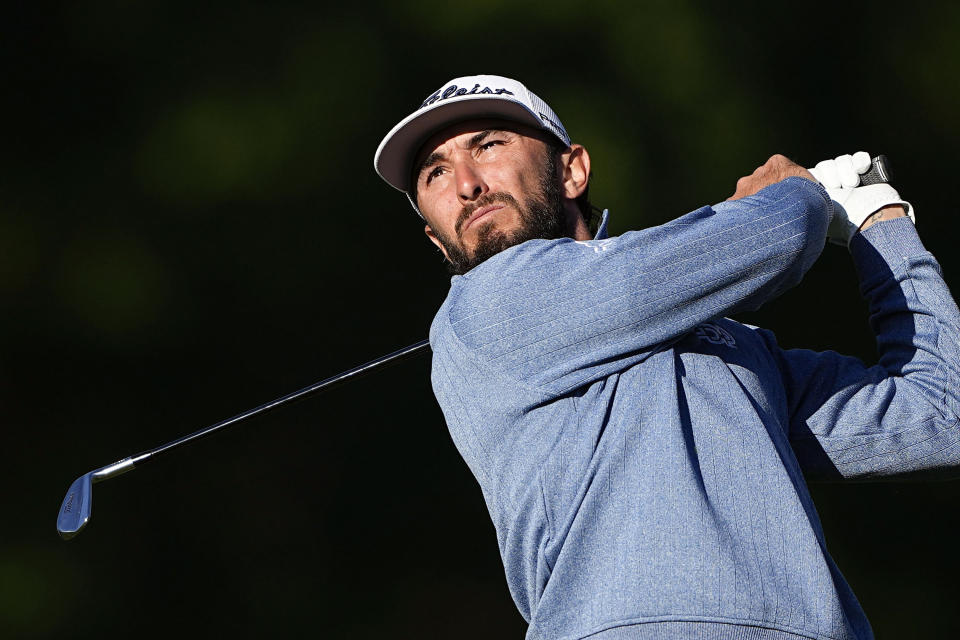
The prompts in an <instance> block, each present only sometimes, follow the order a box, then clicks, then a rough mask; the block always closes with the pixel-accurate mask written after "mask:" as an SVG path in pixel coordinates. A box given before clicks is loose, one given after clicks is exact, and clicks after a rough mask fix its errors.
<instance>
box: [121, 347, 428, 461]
mask: <svg viewBox="0 0 960 640" xmlns="http://www.w3.org/2000/svg"><path fill="white" fill-rule="evenodd" d="M429 346H430V341H429V340H421V341H420V342H417V343H415V344H412V345H410V346H408V347H405V348H403V349H400V350H398V351H394V352H393V353H390V354H387V355H385V356H383V357H380V358H377V359H376V360H371V361H370V362H367V363H364V364H362V365H360V366H358V367H354V368H353V369H350V370H348V371H344V372H343V373H339V374H337V375H335V376H332V377H330V378H327V379H326V380H321V381H320V382H316V383H314V384H312V385H310V386H309V387H304V388H303V389H300V390H299V391H294V392H293V393H288V394H287V395H285V396H283V397H280V398H277V399H276V400H272V401H270V402H267V403H266V404H262V405H260V406H259V407H256V408H254V409H250V410H249V411H245V412H243V413H241V414H239V415H235V416H233V417H232V418H227V419H226V420H222V421H220V422H218V423H216V424H213V425H210V426H209V427H206V428H204V429H200V430H199V431H194V432H193V433H190V434H188V435H185V436H183V437H182V438H177V439H176V440H173V441H171V442H168V443H167V444H163V445H160V446H159V447H157V448H155V449H150V450H149V451H144V452H143V453H139V454H137V455H135V456H130V458H129V460H130V461H131V463H132V466H139V465H141V464H144V463H145V462H147V461H148V460H151V459H153V458H156V457H157V456H159V455H161V454H164V453H167V452H169V451H172V450H173V449H176V448H177V447H180V446H182V445H185V444H187V443H190V442H193V441H194V440H199V439H200V438H205V437H207V436H209V435H212V434H214V433H216V432H217V431H220V430H221V429H226V428H227V427H230V426H233V425H235V424H237V423H239V422H243V421H244V420H247V419H249V418H252V417H254V416H259V415H262V414H264V413H268V412H270V411H273V410H274V409H279V408H280V407H284V406H287V405H289V404H291V403H293V402H296V401H298V400H303V399H305V398H309V397H310V396H312V395H314V394H316V393H318V392H320V391H323V390H324V389H328V388H330V387H332V386H334V385H336V384H339V383H341V382H346V381H347V380H352V379H354V378H357V377H359V376H362V375H364V374H366V373H369V372H370V371H373V370H374V369H378V368H380V367H382V366H384V365H386V364H391V363H394V362H398V361H400V360H402V359H404V358H406V357H408V356H411V355H414V354H416V353H419V352H420V351H424V350H425V349H427V348H428V347H429Z"/></svg>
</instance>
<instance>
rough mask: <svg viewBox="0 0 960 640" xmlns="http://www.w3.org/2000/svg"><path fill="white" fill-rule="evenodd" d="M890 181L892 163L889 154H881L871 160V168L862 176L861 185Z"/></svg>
mask: <svg viewBox="0 0 960 640" xmlns="http://www.w3.org/2000/svg"><path fill="white" fill-rule="evenodd" d="M881 182H890V163H889V162H888V161H887V156H885V155H882V154H881V155H879V156H877V157H875V158H873V160H872V161H871V162H870V170H869V171H867V172H866V173H864V174H863V175H861V176H860V186H861V187H864V186H866V185H868V184H880V183H881Z"/></svg>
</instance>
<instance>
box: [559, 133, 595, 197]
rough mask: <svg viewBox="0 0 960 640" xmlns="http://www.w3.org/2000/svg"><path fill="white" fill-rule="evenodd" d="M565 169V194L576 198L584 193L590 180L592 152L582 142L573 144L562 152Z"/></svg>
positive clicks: (561, 160)
mask: <svg viewBox="0 0 960 640" xmlns="http://www.w3.org/2000/svg"><path fill="white" fill-rule="evenodd" d="M560 162H561V168H562V171H563V195H564V197H566V198H569V199H571V200H575V199H577V198H579V197H580V196H581V195H583V192H584V191H586V190H587V184H588V183H589V182H590V154H589V153H587V150H586V148H585V147H584V146H583V145H582V144H572V145H570V148H569V149H567V150H566V151H564V152H563V153H562V154H560Z"/></svg>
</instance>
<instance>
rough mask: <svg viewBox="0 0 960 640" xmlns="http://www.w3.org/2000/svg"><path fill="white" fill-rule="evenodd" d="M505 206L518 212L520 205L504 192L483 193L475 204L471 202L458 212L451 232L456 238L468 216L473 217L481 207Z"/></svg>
mask: <svg viewBox="0 0 960 640" xmlns="http://www.w3.org/2000/svg"><path fill="white" fill-rule="evenodd" d="M496 203H500V204H507V205H512V206H513V207H514V208H515V209H517V210H518V211H519V210H520V203H519V202H517V199H516V198H514V197H513V196H512V195H510V194H509V193H506V192H504V191H498V192H496V193H485V194H483V195H482V196H480V197H479V198H477V200H476V201H475V202H472V203H470V204H468V205H466V206H464V207H463V209H461V210H460V215H458V216H457V222H456V224H454V225H453V230H454V231H455V232H456V234H457V236H458V237H459V235H460V229H461V228H462V227H463V225H464V224H466V222H467V220H469V219H470V216H472V215H473V212H474V211H476V210H477V209H480V208H482V207H488V206H490V205H491V204H496Z"/></svg>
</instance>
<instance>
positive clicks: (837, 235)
mask: <svg viewBox="0 0 960 640" xmlns="http://www.w3.org/2000/svg"><path fill="white" fill-rule="evenodd" d="M870 163H871V161H870V154H868V153H867V152H866V151H858V152H857V153H855V154H853V155H852V156H851V155H842V156H838V157H836V158H834V159H833V160H824V161H823V162H818V163H817V166H815V167H814V168H813V169H810V173H812V174H813V177H814V178H816V179H817V180H818V181H819V182H820V184H822V185H823V187H824V188H825V189H826V190H827V195H828V196H830V199H831V200H833V219H832V220H831V221H830V226H829V227H828V228H827V239H828V240H829V241H830V242H833V243H834V244H839V245H843V246H844V247H846V246H848V245H849V244H850V239H851V238H853V235H854V234H855V233H856V232H857V230H859V229H860V225H862V224H863V222H864V221H865V220H866V219H867V217H868V216H869V215H870V214H871V213H873V212H874V211H878V210H880V209H882V208H884V207H886V206H890V205H897V204H899V205H902V206H903V208H904V209H905V210H906V212H907V215H908V216H909V217H910V220H912V221H913V222H914V223H916V219H915V218H914V215H913V207H912V206H911V205H910V203H909V202H907V201H906V200H903V199H902V198H900V194H898V193H897V190H896V189H894V188H893V187H891V186H890V185H889V184H887V183H885V182H883V183H879V184H871V185H866V186H863V187H859V186H857V185H859V184H860V176H861V175H862V174H864V173H866V172H867V171H869V170H870Z"/></svg>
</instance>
